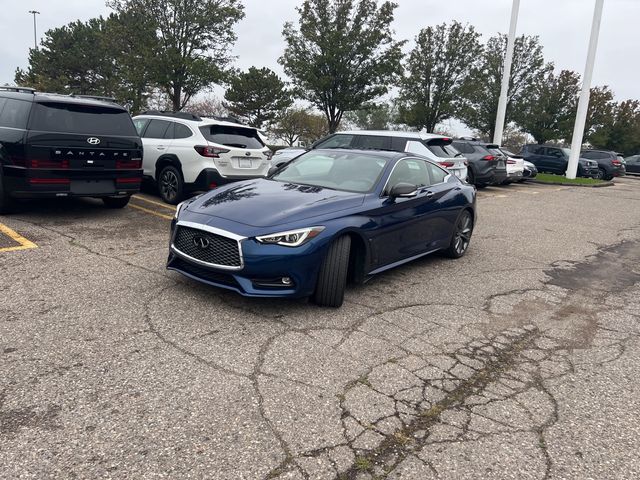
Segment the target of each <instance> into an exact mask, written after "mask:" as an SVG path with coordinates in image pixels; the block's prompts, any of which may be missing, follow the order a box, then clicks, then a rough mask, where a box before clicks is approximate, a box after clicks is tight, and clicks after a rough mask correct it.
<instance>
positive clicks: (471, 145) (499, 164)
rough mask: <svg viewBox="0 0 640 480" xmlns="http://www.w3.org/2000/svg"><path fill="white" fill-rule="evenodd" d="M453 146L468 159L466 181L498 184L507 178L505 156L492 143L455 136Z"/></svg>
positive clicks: (485, 184)
mask: <svg viewBox="0 0 640 480" xmlns="http://www.w3.org/2000/svg"><path fill="white" fill-rule="evenodd" d="M453 146H454V147H455V148H456V150H458V151H459V152H460V153H462V154H463V155H464V156H465V157H466V159H467V160H468V161H469V171H468V172H467V182H469V183H471V184H473V185H475V186H477V187H480V188H482V187H485V186H487V185H499V184H501V183H502V182H504V181H505V180H506V179H507V157H506V156H505V154H504V153H502V151H501V150H500V146H499V145H496V144H494V143H485V142H481V141H479V140H477V139H475V138H474V139H469V138H456V139H455V140H454V141H453Z"/></svg>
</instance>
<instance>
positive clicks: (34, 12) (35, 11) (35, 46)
mask: <svg viewBox="0 0 640 480" xmlns="http://www.w3.org/2000/svg"><path fill="white" fill-rule="evenodd" d="M29 13H31V14H32V15H33V48H34V50H37V49H38V40H37V38H36V15H38V14H39V13H40V12H38V11H37V10H29Z"/></svg>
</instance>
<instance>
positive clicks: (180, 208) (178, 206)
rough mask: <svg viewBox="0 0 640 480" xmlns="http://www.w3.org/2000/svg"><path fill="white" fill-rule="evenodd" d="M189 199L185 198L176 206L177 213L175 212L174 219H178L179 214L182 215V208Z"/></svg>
mask: <svg viewBox="0 0 640 480" xmlns="http://www.w3.org/2000/svg"><path fill="white" fill-rule="evenodd" d="M187 201H188V200H185V201H184V202H180V203H179V204H178V205H177V206H176V213H174V214H173V219H174V220H175V219H177V218H178V215H180V211H181V210H182V208H183V207H184V206H185V204H186V203H187Z"/></svg>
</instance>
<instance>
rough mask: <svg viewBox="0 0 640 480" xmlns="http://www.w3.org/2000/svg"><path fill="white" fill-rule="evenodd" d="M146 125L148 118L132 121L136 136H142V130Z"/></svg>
mask: <svg viewBox="0 0 640 480" xmlns="http://www.w3.org/2000/svg"><path fill="white" fill-rule="evenodd" d="M148 123H149V119H148V118H136V119H135V120H134V121H133V126H134V127H136V132H138V135H140V136H142V134H143V133H144V129H145V127H146V126H147V124H148Z"/></svg>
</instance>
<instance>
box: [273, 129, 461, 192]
mask: <svg viewBox="0 0 640 480" xmlns="http://www.w3.org/2000/svg"><path fill="white" fill-rule="evenodd" d="M451 142H452V139H451V138H449V137H445V136H443V135H436V134H433V133H419V132H401V131H398V132H394V131H391V130H377V131H376V130H355V131H349V132H337V133H334V134H332V135H329V136H328V137H325V138H322V139H320V140H318V141H317V142H316V143H314V144H313V145H312V146H311V148H312V149H315V148H356V149H364V150H392V151H396V152H407V153H413V154H416V155H420V156H423V157H426V158H428V159H429V160H431V161H434V162H437V163H439V164H440V166H442V167H444V168H446V169H448V170H449V171H450V172H451V173H453V174H454V175H455V176H456V177H458V178H459V179H460V180H462V181H465V180H466V179H467V159H466V158H465V157H464V156H463V155H462V154H461V153H460V152H458V150H456V149H455V148H454V147H453V145H451ZM277 162H278V163H280V161H279V160H278V161H277ZM282 163H284V162H282Z"/></svg>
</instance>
